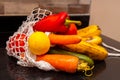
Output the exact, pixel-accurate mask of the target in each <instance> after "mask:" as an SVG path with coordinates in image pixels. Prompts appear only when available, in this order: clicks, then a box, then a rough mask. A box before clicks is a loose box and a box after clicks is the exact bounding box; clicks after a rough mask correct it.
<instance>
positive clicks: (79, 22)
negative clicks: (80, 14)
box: [65, 19, 82, 26]
mask: <svg viewBox="0 0 120 80" xmlns="http://www.w3.org/2000/svg"><path fill="white" fill-rule="evenodd" d="M71 23H75V24H77V25H79V26H80V25H81V24H82V22H81V21H76V20H69V19H66V20H65V25H66V26H68V25H69V24H71Z"/></svg>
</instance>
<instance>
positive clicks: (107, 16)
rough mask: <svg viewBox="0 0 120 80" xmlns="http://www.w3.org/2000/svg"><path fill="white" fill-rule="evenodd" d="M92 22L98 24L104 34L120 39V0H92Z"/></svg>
mask: <svg viewBox="0 0 120 80" xmlns="http://www.w3.org/2000/svg"><path fill="white" fill-rule="evenodd" d="M90 15H91V18H90V24H97V25H99V26H100V28H101V29H102V34H104V35H106V36H108V37H110V38H113V39H115V40H117V41H120V0H92V3H91V10H90Z"/></svg>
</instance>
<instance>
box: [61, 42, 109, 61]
mask: <svg viewBox="0 0 120 80" xmlns="http://www.w3.org/2000/svg"><path fill="white" fill-rule="evenodd" d="M61 48H62V49H65V50H69V51H73V52H79V53H82V54H85V55H88V56H89V57H91V58H92V59H93V60H104V59H105V58H106V57H107V55H108V52H107V50H106V49H105V48H104V47H102V46H100V45H97V44H91V43H88V42H85V41H81V42H80V43H78V44H69V45H64V46H62V47H61Z"/></svg>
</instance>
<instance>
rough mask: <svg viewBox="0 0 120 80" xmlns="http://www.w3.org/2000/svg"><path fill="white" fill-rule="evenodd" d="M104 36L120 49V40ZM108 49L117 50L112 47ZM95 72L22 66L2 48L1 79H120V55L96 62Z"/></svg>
mask: <svg viewBox="0 0 120 80" xmlns="http://www.w3.org/2000/svg"><path fill="white" fill-rule="evenodd" d="M102 37H103V40H104V42H105V43H107V44H109V45H111V46H114V47H116V48H119V49H120V42H117V41H115V40H112V39H110V38H108V37H106V36H102ZM108 51H109V52H115V51H112V50H110V49H108ZM93 73H94V74H93V76H91V77H85V76H83V74H82V73H79V72H78V73H75V74H69V73H65V72H55V71H49V72H46V71H42V70H39V69H37V68H27V67H21V66H19V65H17V64H16V59H15V58H13V57H9V56H7V54H6V50H5V48H0V80H119V79H120V76H119V73H120V57H108V58H106V59H105V60H104V61H100V62H96V63H95V68H94V70H93Z"/></svg>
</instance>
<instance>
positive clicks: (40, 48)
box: [28, 32, 50, 55]
mask: <svg viewBox="0 0 120 80" xmlns="http://www.w3.org/2000/svg"><path fill="white" fill-rule="evenodd" d="M28 47H29V50H30V51H31V53H33V54H35V55H42V54H45V53H46V52H47V51H48V50H49V48H50V40H49V38H48V36H47V35H46V34H45V33H44V32H34V33H32V34H31V35H30V36H29V38H28Z"/></svg>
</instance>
